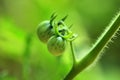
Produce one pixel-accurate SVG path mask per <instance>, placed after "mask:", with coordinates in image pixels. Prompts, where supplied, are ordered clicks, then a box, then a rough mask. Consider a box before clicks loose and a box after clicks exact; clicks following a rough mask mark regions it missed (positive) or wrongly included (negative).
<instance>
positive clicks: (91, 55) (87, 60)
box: [64, 12, 120, 80]
mask: <svg viewBox="0 0 120 80" xmlns="http://www.w3.org/2000/svg"><path fill="white" fill-rule="evenodd" d="M119 28H120V12H119V13H118V14H117V15H116V17H115V19H114V20H113V21H112V22H111V24H110V25H109V26H108V27H107V28H106V29H105V31H104V33H103V34H102V35H101V36H100V38H99V39H98V40H97V42H96V43H95V45H94V46H93V47H92V49H91V50H90V51H89V52H88V54H87V55H86V56H85V57H84V58H83V59H82V60H81V61H79V62H78V64H76V65H73V67H72V69H71V71H70V72H69V73H68V75H67V76H66V77H65V78H64V80H72V79H73V78H74V77H75V76H76V75H78V74H79V73H80V72H81V71H83V70H84V69H85V68H86V67H88V66H89V65H91V64H92V63H93V62H94V61H95V60H96V59H97V57H99V55H100V54H101V52H102V51H103V49H104V48H105V46H107V44H108V43H109V42H110V40H111V39H112V38H113V36H114V35H115V33H116V32H117V31H118V29H119Z"/></svg>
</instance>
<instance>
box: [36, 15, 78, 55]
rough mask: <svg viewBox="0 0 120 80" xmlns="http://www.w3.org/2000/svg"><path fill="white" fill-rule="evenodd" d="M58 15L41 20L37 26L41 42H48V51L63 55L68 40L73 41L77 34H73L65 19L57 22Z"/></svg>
mask: <svg viewBox="0 0 120 80" xmlns="http://www.w3.org/2000/svg"><path fill="white" fill-rule="evenodd" d="M55 18H56V15H55V14H52V16H51V18H50V20H46V21H43V22H41V23H40V24H39V25H38V28H37V35H38V37H39V39H40V41H41V42H43V43H46V44H47V48H48V51H49V52H50V53H52V54H53V55H55V56H59V55H61V54H62V53H63V52H64V51H65V49H66V44H67V42H68V41H73V40H74V39H75V38H76V37H77V35H76V34H73V33H72V31H71V30H70V27H67V26H66V24H65V23H64V20H65V19H66V18H67V16H65V17H64V18H62V19H61V20H60V21H58V22H55Z"/></svg>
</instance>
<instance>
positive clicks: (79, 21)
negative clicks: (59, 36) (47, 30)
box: [0, 0, 120, 80]
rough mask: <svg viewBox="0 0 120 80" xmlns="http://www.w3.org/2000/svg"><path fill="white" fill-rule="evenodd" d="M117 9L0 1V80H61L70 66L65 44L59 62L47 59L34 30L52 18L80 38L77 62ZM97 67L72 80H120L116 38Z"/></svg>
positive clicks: (92, 3)
mask: <svg viewBox="0 0 120 80" xmlns="http://www.w3.org/2000/svg"><path fill="white" fill-rule="evenodd" d="M119 8H120V0H89V1H88V0H0V80H63V78H64V77H65V75H66V74H67V73H68V72H69V70H70V68H71V66H72V57H71V51H70V48H69V44H68V46H67V49H66V51H65V52H64V54H63V55H62V56H59V57H55V56H53V55H51V54H50V53H49V52H48V50H47V48H46V45H45V44H43V43H42V42H40V41H39V40H38V38H37V36H36V28H37V25H38V24H39V23H40V22H41V21H43V20H49V19H50V16H51V14H52V13H53V12H56V13H57V14H58V17H57V20H60V19H61V18H62V17H64V16H65V15H66V14H68V15H69V16H68V18H67V20H66V24H67V25H68V26H69V25H71V24H74V25H73V27H72V28H71V29H72V31H74V32H75V33H77V34H78V35H79V37H78V38H77V39H76V40H75V41H74V49H75V53H76V57H77V58H78V59H81V58H82V57H83V56H84V55H85V52H87V50H88V49H89V48H90V45H91V44H93V43H94V42H95V41H96V39H97V38H98V37H99V35H100V34H101V32H102V31H103V30H104V29H105V27H106V26H107V25H108V24H109V22H110V20H111V19H112V17H113V16H114V15H115V13H116V12H117V11H118V10H119ZM117 36H118V39H116V40H114V43H113V44H111V45H110V46H109V47H110V48H109V49H107V51H106V52H105V53H106V54H104V56H103V57H102V59H101V60H100V61H99V63H98V64H97V65H96V66H95V67H94V69H93V68H92V69H91V70H88V71H87V70H85V71H84V72H82V73H81V74H80V75H78V76H77V77H76V78H75V80H120V79H119V74H120V68H119V67H120V62H119V60H120V59H119V57H120V54H119V48H120V43H119V41H120V38H119V35H117Z"/></svg>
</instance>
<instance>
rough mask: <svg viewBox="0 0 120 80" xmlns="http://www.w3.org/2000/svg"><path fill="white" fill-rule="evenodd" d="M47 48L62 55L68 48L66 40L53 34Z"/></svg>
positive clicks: (54, 53)
mask: <svg viewBox="0 0 120 80" xmlns="http://www.w3.org/2000/svg"><path fill="white" fill-rule="evenodd" d="M47 48H48V50H49V52H50V53H52V54H53V55H55V56H59V55H61V54H62V53H63V52H64V51H65V48H66V40H65V39H63V38H62V37H60V36H52V37H51V38H50V39H49V40H48V43H47Z"/></svg>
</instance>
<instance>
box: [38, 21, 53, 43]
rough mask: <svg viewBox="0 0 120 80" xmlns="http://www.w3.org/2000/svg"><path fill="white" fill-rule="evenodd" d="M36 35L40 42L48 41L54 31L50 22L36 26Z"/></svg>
mask: <svg viewBox="0 0 120 80" xmlns="http://www.w3.org/2000/svg"><path fill="white" fill-rule="evenodd" d="M37 35H38V37H39V39H40V41H42V42H44V43H47V41H48V39H49V38H50V37H51V36H53V35H54V30H53V27H52V25H51V24H50V21H43V22H41V23H40V24H39V25H38V28H37Z"/></svg>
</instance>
